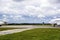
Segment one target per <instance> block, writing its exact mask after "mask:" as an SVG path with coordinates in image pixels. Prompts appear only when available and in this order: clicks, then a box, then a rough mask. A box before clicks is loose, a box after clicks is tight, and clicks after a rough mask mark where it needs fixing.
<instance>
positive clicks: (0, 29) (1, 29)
mask: <svg viewBox="0 0 60 40" xmlns="http://www.w3.org/2000/svg"><path fill="white" fill-rule="evenodd" d="M11 29H16V28H0V31H4V30H11Z"/></svg>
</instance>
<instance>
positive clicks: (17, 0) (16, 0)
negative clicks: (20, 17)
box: [13, 0, 24, 2]
mask: <svg viewBox="0 0 60 40" xmlns="http://www.w3.org/2000/svg"><path fill="white" fill-rule="evenodd" d="M13 1H15V2H21V1H24V0H13Z"/></svg>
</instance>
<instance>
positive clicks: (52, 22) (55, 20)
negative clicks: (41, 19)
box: [49, 18, 60, 25]
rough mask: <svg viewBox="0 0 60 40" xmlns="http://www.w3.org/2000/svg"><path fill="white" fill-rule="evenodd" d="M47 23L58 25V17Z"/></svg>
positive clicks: (59, 22)
mask: <svg viewBox="0 0 60 40" xmlns="http://www.w3.org/2000/svg"><path fill="white" fill-rule="evenodd" d="M49 23H51V24H57V25H60V18H55V19H52V20H51V21H50V22H49Z"/></svg>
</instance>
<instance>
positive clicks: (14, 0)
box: [0, 0, 60, 23]
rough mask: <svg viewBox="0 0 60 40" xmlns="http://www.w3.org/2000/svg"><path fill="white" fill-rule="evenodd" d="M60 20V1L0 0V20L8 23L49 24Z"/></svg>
mask: <svg viewBox="0 0 60 40" xmlns="http://www.w3.org/2000/svg"><path fill="white" fill-rule="evenodd" d="M55 18H60V0H0V20H1V21H6V22H8V23H42V22H45V23H48V22H49V21H50V20H52V19H55Z"/></svg>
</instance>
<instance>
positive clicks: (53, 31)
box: [0, 28, 60, 40]
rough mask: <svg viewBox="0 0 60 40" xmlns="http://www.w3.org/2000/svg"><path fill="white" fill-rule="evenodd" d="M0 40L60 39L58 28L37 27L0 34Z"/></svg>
mask: <svg viewBox="0 0 60 40" xmlns="http://www.w3.org/2000/svg"><path fill="white" fill-rule="evenodd" d="M0 40H60V29H59V28H37V29H32V30H27V31H24V32H21V33H14V34H9V35H3V36H0Z"/></svg>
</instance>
